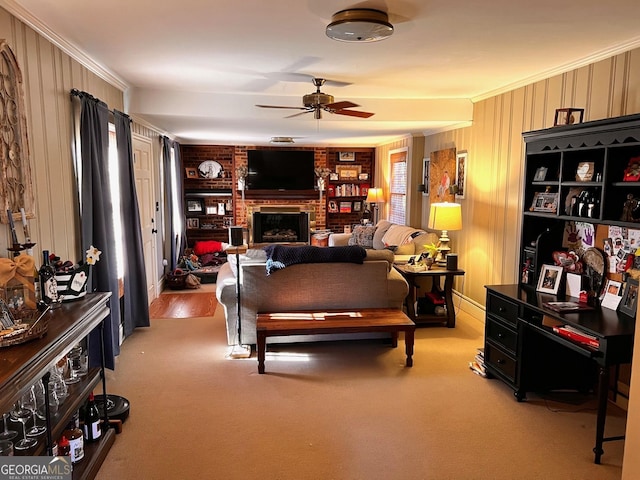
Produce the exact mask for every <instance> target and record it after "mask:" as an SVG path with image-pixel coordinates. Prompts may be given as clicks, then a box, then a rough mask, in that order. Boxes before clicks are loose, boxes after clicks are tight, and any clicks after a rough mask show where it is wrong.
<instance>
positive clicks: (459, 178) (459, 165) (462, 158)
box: [455, 150, 469, 200]
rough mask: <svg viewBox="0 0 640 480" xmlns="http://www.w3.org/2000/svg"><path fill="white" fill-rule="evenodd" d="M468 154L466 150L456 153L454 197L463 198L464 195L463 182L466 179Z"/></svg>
mask: <svg viewBox="0 0 640 480" xmlns="http://www.w3.org/2000/svg"><path fill="white" fill-rule="evenodd" d="M468 158H469V154H468V153H467V151H466V150H461V151H459V152H457V153H456V180H455V185H456V186H457V187H458V189H457V191H456V192H455V195H456V198H457V199H459V200H463V199H464V197H465V191H464V189H465V182H466V179H467V160H468Z"/></svg>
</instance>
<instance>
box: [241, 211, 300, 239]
mask: <svg viewBox="0 0 640 480" xmlns="http://www.w3.org/2000/svg"><path fill="white" fill-rule="evenodd" d="M252 230H253V232H252V233H253V243H309V214H308V213H307V212H295V213H289V212H254V213H253V222H252Z"/></svg>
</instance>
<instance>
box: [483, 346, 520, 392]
mask: <svg viewBox="0 0 640 480" xmlns="http://www.w3.org/2000/svg"><path fill="white" fill-rule="evenodd" d="M484 356H485V361H486V362H487V364H488V365H489V366H490V367H492V368H494V369H495V370H497V371H498V372H500V373H502V375H504V376H505V377H507V378H508V379H509V380H510V381H511V382H512V383H515V381H516V366H517V362H516V360H515V359H513V358H511V356H510V355H508V354H507V353H506V352H504V351H502V350H501V349H500V348H498V347H494V346H493V345H491V344H490V343H486V344H485V347H484Z"/></svg>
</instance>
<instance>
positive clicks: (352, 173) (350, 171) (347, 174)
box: [336, 165, 362, 180]
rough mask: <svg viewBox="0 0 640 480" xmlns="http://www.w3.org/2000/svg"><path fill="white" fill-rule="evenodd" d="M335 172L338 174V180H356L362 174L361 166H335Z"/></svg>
mask: <svg viewBox="0 0 640 480" xmlns="http://www.w3.org/2000/svg"><path fill="white" fill-rule="evenodd" d="M336 172H338V178H339V179H340V180H357V179H358V176H359V175H360V174H361V173H362V166H360V165H349V166H347V165H337V166H336Z"/></svg>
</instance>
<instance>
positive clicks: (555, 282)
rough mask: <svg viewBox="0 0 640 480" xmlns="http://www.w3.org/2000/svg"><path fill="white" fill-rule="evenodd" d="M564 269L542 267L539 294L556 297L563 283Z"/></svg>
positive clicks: (557, 266) (548, 266) (552, 266)
mask: <svg viewBox="0 0 640 480" xmlns="http://www.w3.org/2000/svg"><path fill="white" fill-rule="evenodd" d="M562 272H563V268H562V267H561V266H559V265H546V264H545V265H542V269H541V270H540V276H539V277H538V288H537V291H538V292H543V293H551V294H552V295H556V294H557V293H558V289H559V288H560V283H561V281H562Z"/></svg>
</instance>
